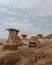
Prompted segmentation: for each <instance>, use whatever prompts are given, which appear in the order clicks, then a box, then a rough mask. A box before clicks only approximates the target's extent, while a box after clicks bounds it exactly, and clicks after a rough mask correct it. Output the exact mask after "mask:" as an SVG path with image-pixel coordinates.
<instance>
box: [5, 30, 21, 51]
mask: <svg viewBox="0 0 52 65" xmlns="http://www.w3.org/2000/svg"><path fill="white" fill-rule="evenodd" d="M7 30H8V31H9V37H8V40H7V41H6V43H5V45H4V49H10V50H17V46H18V45H19V44H20V41H21V39H20V37H19V36H18V32H19V30H16V29H7Z"/></svg>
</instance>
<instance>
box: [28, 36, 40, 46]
mask: <svg viewBox="0 0 52 65" xmlns="http://www.w3.org/2000/svg"><path fill="white" fill-rule="evenodd" d="M39 44H40V42H39V41H38V38H37V37H34V36H33V37H31V38H30V39H29V47H37V45H39Z"/></svg>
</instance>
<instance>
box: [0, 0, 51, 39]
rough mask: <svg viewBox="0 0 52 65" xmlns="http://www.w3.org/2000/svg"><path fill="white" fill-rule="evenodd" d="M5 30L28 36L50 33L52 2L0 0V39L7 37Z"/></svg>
mask: <svg viewBox="0 0 52 65" xmlns="http://www.w3.org/2000/svg"><path fill="white" fill-rule="evenodd" d="M7 28H15V29H19V30H20V32H19V34H20V35H21V34H27V35H28V36H35V35H37V34H43V35H47V34H50V33H52V0H0V38H7V37H8V31H7V30H6V29H7Z"/></svg>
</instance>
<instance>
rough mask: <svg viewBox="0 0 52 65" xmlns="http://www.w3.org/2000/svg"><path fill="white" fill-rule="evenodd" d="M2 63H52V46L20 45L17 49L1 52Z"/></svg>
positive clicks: (6, 64) (0, 64) (15, 64)
mask: <svg viewBox="0 0 52 65" xmlns="http://www.w3.org/2000/svg"><path fill="white" fill-rule="evenodd" d="M0 65H52V47H51V45H49V46H48V45H47V46H45V47H42V48H37V49H36V48H29V47H28V46H22V47H19V48H18V50H17V51H7V50H6V51H2V52H0Z"/></svg>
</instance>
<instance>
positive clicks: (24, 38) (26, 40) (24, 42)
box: [21, 34, 29, 45]
mask: <svg viewBox="0 0 52 65" xmlns="http://www.w3.org/2000/svg"><path fill="white" fill-rule="evenodd" d="M21 36H22V40H21V43H22V45H26V44H29V42H28V39H27V35H26V34H22V35H21Z"/></svg>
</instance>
